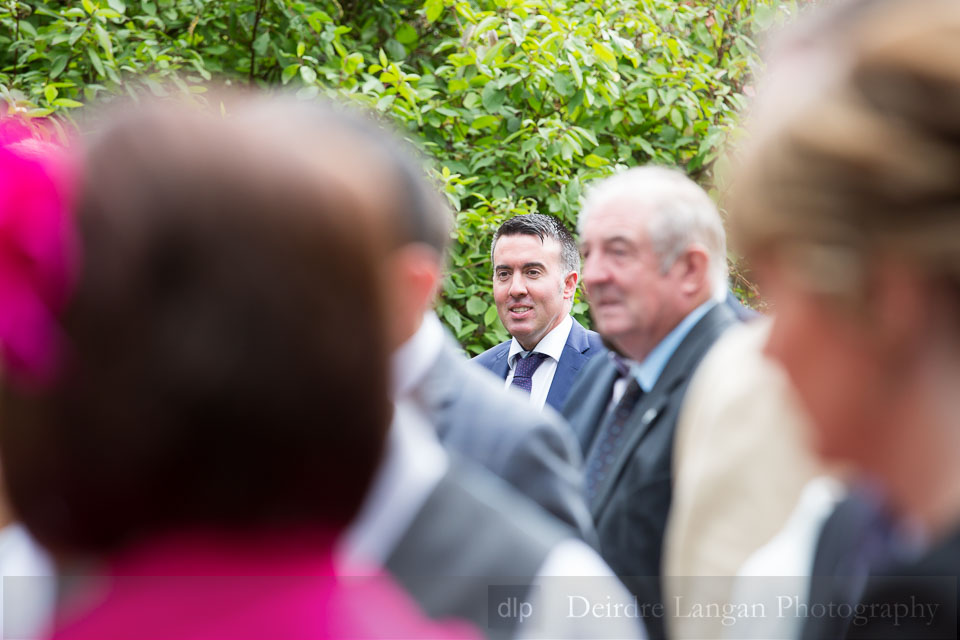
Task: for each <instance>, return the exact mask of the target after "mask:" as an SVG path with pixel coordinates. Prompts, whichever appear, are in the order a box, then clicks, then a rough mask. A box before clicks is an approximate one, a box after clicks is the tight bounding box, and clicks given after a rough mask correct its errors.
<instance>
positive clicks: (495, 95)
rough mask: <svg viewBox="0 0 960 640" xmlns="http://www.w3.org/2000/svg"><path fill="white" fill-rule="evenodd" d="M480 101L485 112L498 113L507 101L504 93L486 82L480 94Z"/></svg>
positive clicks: (491, 83)
mask: <svg viewBox="0 0 960 640" xmlns="http://www.w3.org/2000/svg"><path fill="white" fill-rule="evenodd" d="M480 99H481V101H482V102H483V108H484V109H486V110H487V111H498V110H499V109H500V107H502V106H503V103H504V101H506V99H507V94H506V92H505V91H502V90H499V89H497V85H495V84H494V83H493V82H488V83H487V84H486V86H484V87H483V91H482V92H481V93H480Z"/></svg>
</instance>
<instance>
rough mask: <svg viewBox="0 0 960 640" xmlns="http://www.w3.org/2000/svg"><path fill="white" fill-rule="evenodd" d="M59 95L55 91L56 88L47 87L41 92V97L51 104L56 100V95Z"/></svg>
mask: <svg viewBox="0 0 960 640" xmlns="http://www.w3.org/2000/svg"><path fill="white" fill-rule="evenodd" d="M59 93H60V92H59V91H58V90H57V88H56V87H52V86H47V87H46V88H45V89H44V90H43V97H44V98H46V99H47V102H53V101H54V100H56V99H57V94H59Z"/></svg>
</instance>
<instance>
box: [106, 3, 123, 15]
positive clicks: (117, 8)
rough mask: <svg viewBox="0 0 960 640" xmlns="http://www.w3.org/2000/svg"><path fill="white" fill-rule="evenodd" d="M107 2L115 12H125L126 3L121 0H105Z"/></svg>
mask: <svg viewBox="0 0 960 640" xmlns="http://www.w3.org/2000/svg"><path fill="white" fill-rule="evenodd" d="M107 4H108V5H110V8H111V9H113V10H114V11H116V12H117V13H126V11H127V4H126V3H125V2H124V1H123V0H107Z"/></svg>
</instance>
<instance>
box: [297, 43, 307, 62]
mask: <svg viewBox="0 0 960 640" xmlns="http://www.w3.org/2000/svg"><path fill="white" fill-rule="evenodd" d="M306 51H307V45H306V44H304V43H303V42H298V43H297V57H298V58H302V57H303V54H304V53H305V52H306Z"/></svg>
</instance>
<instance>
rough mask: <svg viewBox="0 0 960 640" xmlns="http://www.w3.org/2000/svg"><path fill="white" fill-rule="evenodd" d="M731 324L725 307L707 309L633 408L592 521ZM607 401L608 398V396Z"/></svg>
mask: <svg viewBox="0 0 960 640" xmlns="http://www.w3.org/2000/svg"><path fill="white" fill-rule="evenodd" d="M733 321H734V317H733V312H732V311H730V310H729V309H728V308H727V307H726V306H725V305H722V304H718V305H717V306H715V307H714V308H713V309H711V310H710V311H709V312H708V313H707V315H705V316H704V317H703V318H702V319H701V320H700V321H699V322H698V323H697V324H696V325H695V326H694V327H693V329H691V330H690V333H688V334H687V337H686V338H684V339H683V342H681V343H680V346H678V347H677V350H676V351H675V352H674V354H673V356H671V357H670V360H669V361H668V362H667V366H666V368H665V369H664V370H663V373H662V374H660V378H659V379H658V380H657V383H656V385H654V387H653V389H651V390H650V393H647V394H644V395H643V397H641V398H640V401H639V402H638V403H637V406H636V407H634V408H633V412H632V413H631V414H630V420H629V422H628V424H629V427H628V430H629V435H628V436H627V439H626V441H625V442H624V446H623V448H622V449H620V451H619V452H617V457H616V459H615V460H614V462H613V466H612V467H611V468H610V473H609V474H607V477H606V479H605V480H604V482H603V484H601V485H600V487H598V489H597V497H596V499H595V500H594V503H593V504H592V505H590V511H591V512H592V514H593V516H594V518H595V519H596V518H597V516H598V514H599V513H600V512H601V511H603V508H604V507H605V506H606V503H607V501H608V500H609V499H610V495H611V494H612V492H613V489H614V487H615V486H616V485H617V481H618V480H619V478H620V474H621V473H622V472H623V469H624V467H625V466H626V465H627V463H628V462H629V461H630V459H631V458H632V457H633V453H634V451H636V449H637V447H638V446H640V443H641V442H642V441H643V438H644V436H646V435H647V434H648V433H650V431H651V430H652V429H653V428H654V426H655V425H656V424H657V423H658V421H659V420H660V418H661V417H662V415H663V413H664V412H665V410H666V409H667V406H668V405H669V403H670V402H671V400H673V396H674V394H675V393H677V392H678V391H679V390H680V387H681V386H682V385H683V383H684V382H685V381H686V380H687V379H689V377H690V376H691V375H692V374H693V370H694V369H695V368H696V365H697V363H698V362H699V361H700V359H701V358H702V357H703V354H704V353H705V352H706V350H707V348H708V347H709V346H710V344H712V343H713V341H714V340H715V339H716V337H717V335H718V334H719V332H720V331H722V330H723V329H724V328H726V327H727V326H728V325H729V324H731V323H732V322H733ZM611 366H612V365H611ZM607 397H608V398H609V395H608V396H607ZM674 401H676V400H674Z"/></svg>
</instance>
